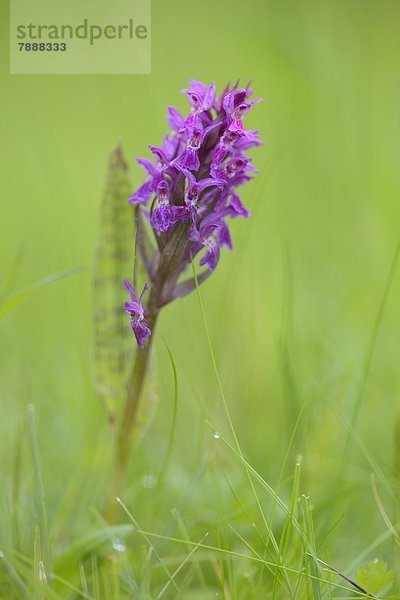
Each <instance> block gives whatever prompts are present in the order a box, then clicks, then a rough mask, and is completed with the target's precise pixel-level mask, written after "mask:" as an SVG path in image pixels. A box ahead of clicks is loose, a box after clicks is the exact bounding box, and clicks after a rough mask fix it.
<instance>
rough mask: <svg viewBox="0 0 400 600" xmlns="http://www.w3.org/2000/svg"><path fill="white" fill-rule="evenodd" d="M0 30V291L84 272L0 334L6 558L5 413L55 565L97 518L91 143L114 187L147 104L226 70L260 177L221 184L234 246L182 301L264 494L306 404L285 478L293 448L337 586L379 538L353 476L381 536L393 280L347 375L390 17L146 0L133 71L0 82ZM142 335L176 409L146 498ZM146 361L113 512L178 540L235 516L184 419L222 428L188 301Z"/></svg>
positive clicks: (390, 217) (372, 259)
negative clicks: (126, 478) (241, 102)
mask: <svg viewBox="0 0 400 600" xmlns="http://www.w3.org/2000/svg"><path fill="white" fill-rule="evenodd" d="M1 23H2V35H1V44H2V52H1V73H2V75H1V94H0V123H1V131H2V134H1V155H0V168H1V174H2V177H1V182H2V194H1V195H2V201H1V209H0V261H1V270H0V274H1V275H0V277H1V282H0V283H2V282H4V281H5V280H6V278H7V275H8V273H9V272H10V271H12V269H13V268H14V266H15V263H16V260H17V256H18V255H20V256H21V257H22V258H21V260H20V263H19V265H20V266H19V268H18V270H17V276H16V278H15V280H14V282H13V289H14V290H18V289H21V288H23V287H25V286H27V285H29V284H30V283H32V282H33V281H35V280H37V279H40V278H42V277H44V276H46V275H48V274H51V273H54V272H58V271H62V270H64V269H68V268H72V267H80V266H83V267H85V271H83V272H82V273H79V274H77V275H74V276H71V277H69V278H66V279H64V280H62V281H59V282H56V283H54V284H52V285H51V286H47V287H45V288H43V289H40V290H39V291H38V292H37V293H35V294H34V295H33V296H32V297H31V299H29V301H28V302H26V303H24V304H23V305H21V306H20V307H19V308H18V309H17V310H15V311H14V312H13V313H12V314H9V315H8V316H7V317H6V318H5V319H4V320H3V321H2V322H1V323H0V334H1V335H0V368H1V383H0V385H1V389H0V393H1V411H2V419H1V422H0V454H1V472H0V477H1V480H0V485H1V489H2V496H3V497H2V506H3V510H2V512H1V516H0V521H1V530H2V540H3V541H2V543H3V544H5V545H6V546H12V545H13V543H14V542H13V539H14V538H13V531H12V525H11V521H10V519H9V514H10V502H11V500H10V498H11V489H12V484H11V480H12V476H13V473H14V472H15V457H16V453H17V449H18V448H21V449H22V458H21V461H22V463H21V465H22V466H21V472H22V482H21V489H22V493H21V497H20V499H19V504H18V507H17V512H18V515H19V519H20V532H19V538H18V539H19V542H18V544H19V549H20V550H21V552H23V553H25V554H26V555H28V554H29V553H30V552H31V551H32V548H31V545H32V544H31V540H32V514H33V508H32V501H31V494H32V467H31V460H30V454H29V444H28V442H27V433H26V406H27V404H29V403H33V404H34V405H35V407H36V413H37V423H38V436H39V447H40V453H41V458H42V468H43V480H44V489H45V494H46V506H47V512H48V519H49V530H50V535H51V538H52V540H53V543H54V547H55V549H56V551H57V549H59V548H62V547H63V546H65V545H67V544H68V543H70V542H72V541H73V540H76V539H77V538H78V537H79V536H81V535H83V534H84V533H85V531H89V530H90V528H91V527H92V523H93V519H94V517H93V514H92V511H91V507H93V506H97V507H98V508H99V507H101V503H102V499H103V498H104V494H105V490H106V488H107V478H108V464H109V455H110V448H111V437H110V434H109V431H108V427H107V424H106V419H105V414H104V411H103V408H102V406H101V404H100V402H99V401H98V399H97V397H96V395H95V392H94V390H93V375H92V373H93V350H92V347H93V334H92V315H91V307H92V295H91V269H92V264H93V251H94V246H95V241H96V234H97V229H98V217H99V203H100V200H101V197H102V194H103V190H104V186H105V176H106V165H107V159H108V155H109V153H110V151H111V150H112V149H113V148H114V147H115V145H116V143H117V142H121V143H122V145H123V148H124V152H125V155H126V157H127V159H128V161H129V163H130V165H132V181H133V187H134V186H137V185H138V184H139V183H141V180H142V175H141V173H140V170H139V169H138V168H137V166H135V164H134V157H136V156H148V151H147V150H146V148H147V145H148V144H150V143H151V144H158V143H159V142H160V140H161V138H162V136H163V135H164V133H165V132H166V131H167V125H166V121H165V112H166V106H167V105H168V104H173V105H175V106H177V107H178V108H180V109H181V110H186V99H185V97H184V96H183V95H180V94H179V90H180V89H182V88H183V87H186V85H187V81H188V79H189V78H196V79H200V80H204V81H205V82H211V81H215V82H216V83H217V86H218V88H219V89H221V88H222V87H223V85H224V84H225V82H226V81H231V82H232V81H235V80H236V79H237V78H240V79H241V80H242V81H243V82H247V81H248V80H249V79H251V80H252V81H253V87H254V90H255V93H256V95H257V96H262V97H263V98H264V101H263V103H262V104H259V105H257V106H256V107H255V108H254V110H253V111H252V113H251V115H249V117H248V120H247V125H248V126H250V127H253V128H259V129H260V130H261V138H262V139H263V140H264V141H265V145H264V146H263V147H262V148H260V149H256V150H255V151H254V154H253V155H254V162H255V165H256V166H257V167H258V168H259V170H260V175H259V176H258V178H257V179H256V180H255V181H254V182H252V183H251V184H250V185H249V186H248V187H246V188H245V189H243V191H242V200H243V201H244V203H245V204H246V205H247V206H248V207H249V208H250V210H251V211H252V217H251V220H249V221H248V222H244V221H240V222H239V220H235V221H234V223H233V225H232V229H233V241H234V251H233V252H232V253H229V252H227V251H224V253H223V256H222V260H221V264H220V266H219V268H218V270H217V272H216V273H215V274H214V275H213V277H212V278H211V279H210V280H209V281H207V283H205V284H204V286H202V288H201V293H202V298H203V301H204V305H205V309H206V313H207V319H208V322H209V327H210V331H211V337H212V341H213V345H214V349H215V352H216V357H217V363H218V368H219V371H220V375H221V379H222V382H223V386H224V389H225V393H226V396H227V398H228V402H229V405H230V408H231V411H232V418H233V421H234V424H235V427H236V430H237V434H238V437H239V440H240V443H241V445H242V449H243V452H244V454H245V455H246V457H247V458H248V459H249V461H250V462H251V463H252V464H253V465H254V467H255V468H257V470H258V471H259V472H260V473H261V474H262V475H263V476H264V477H265V478H266V479H267V481H269V482H270V483H271V484H272V485H274V484H275V483H276V481H277V480H278V477H279V472H280V469H281V466H282V463H283V461H284V458H285V454H286V452H287V450H288V447H289V440H290V438H291V435H292V432H293V428H294V425H295V422H296V419H297V417H298V415H299V412H300V410H301V408H302V407H303V408H304V406H305V408H304V410H303V413H302V416H301V419H300V423H299V426H298V429H297V432H296V435H295V437H294V441H293V444H292V446H291V447H290V450H289V460H288V464H287V470H286V471H285V477H286V476H288V477H289V476H290V474H291V473H292V471H293V468H294V460H295V456H296V455H297V454H301V455H302V457H303V474H302V483H301V492H302V493H306V494H309V495H310V497H311V501H312V503H313V505H314V521H315V527H316V530H317V534H318V535H320V536H321V537H320V542H321V553H322V554H323V555H325V556H329V557H330V558H332V560H333V561H334V562H336V564H337V565H338V566H339V567H341V568H343V569H344V570H345V569H346V566H348V565H349V564H350V563H352V561H353V560H354V559H355V558H356V557H357V556H359V555H360V553H361V552H362V551H363V550H364V549H365V548H368V547H369V545H370V544H371V543H372V542H373V540H375V538H376V537H377V536H379V535H381V534H382V533H384V532H385V531H386V529H387V528H386V525H385V523H384V521H383V519H382V517H381V515H380V513H379V510H378V508H377V504H376V501H375V499H374V495H373V491H372V488H371V481H370V473H371V472H372V471H374V472H375V477H376V481H377V487H378V490H379V494H380V496H381V498H382V501H383V503H384V505H385V508H386V511H387V513H388V515H389V516H390V519H393V520H394V521H395V520H396V516H395V514H394V513H395V510H396V508H395V504H396V502H395V497H396V494H398V489H397V488H396V481H399V478H400V441H399V437H400V434H398V439H397V445H396V443H395V429H396V421H397V422H398V414H399V409H400V398H399V391H400V379H399V339H400V318H399V302H400V285H399V277H398V273H397V272H395V274H394V276H393V278H392V281H391V288H390V293H389V295H388V297H387V302H386V304H385V307H384V311H383V313H382V319H381V320H380V322H379V331H378V335H377V336H376V339H375V338H374V339H373V341H374V344H373V356H372V361H371V365H370V369H369V373H368V377H367V379H366V385H365V389H364V392H363V393H362V394H361V395H360V390H359V382H360V377H362V372H363V369H365V364H366V362H365V361H366V360H367V359H366V357H367V355H368V344H369V343H370V340H371V335H372V332H373V330H374V327H375V325H376V323H377V315H378V311H379V306H380V303H381V300H382V296H383V294H384V290H385V286H386V285H387V283H388V274H389V270H390V266H391V263H392V260H393V256H394V253H395V249H396V245H397V242H398V239H399V235H400V202H399V197H400V168H399V156H400V142H399V139H400V116H399V105H400V37H399V25H400V4H399V3H398V2H396V1H394V0H380V1H378V0H336V1H334V2H333V1H322V0H313V1H311V0H301V1H296V0H282V1H277V0H275V1H272V0H253V2H247V3H244V2H238V1H237V0H231V1H230V2H228V1H227V0H221V1H220V2H212V1H211V0H205V1H204V2H202V3H199V4H190V3H184V2H178V1H177V0H170V1H169V2H161V1H159V0H155V1H154V2H153V7H152V64H153V67H152V75H151V76H33V75H32V76H10V75H8V7H7V6H6V3H5V2H2V5H1ZM127 275H129V274H127ZM163 337H164V338H165V340H166V341H167V343H168V346H169V347H170V348H171V351H172V353H173V355H174V358H175V361H176V365H177V371H178V378H179V404H178V420H177V434H176V437H175V443H174V450H173V456H172V463H171V466H170V469H169V473H168V478H167V479H168V482H167V485H166V489H165V490H164V492H163V497H162V500H160V498H159V497H157V498H156V499H154V494H153V490H152V488H151V487H149V481H151V478H150V479H149V477H148V476H149V475H153V476H156V475H157V473H158V471H159V469H160V466H161V464H162V461H163V457H164V454H165V450H166V446H167V441H168V435H169V431H170V426H171V410H172V397H173V380H172V374H171V367H170V363H169V359H168V355H167V351H166V348H165V345H164V344H163V341H162V338H163ZM132 343H133V341H132ZM154 369H155V373H156V380H157V385H156V390H157V394H158V403H157V407H156V410H155V416H154V419H153V420H152V421H151V422H150V423H149V426H148V430H147V433H146V436H145V438H144V440H143V441H142V443H141V445H140V447H139V450H138V453H137V459H136V461H135V465H134V466H133V470H132V477H131V482H132V483H131V486H130V488H129V491H128V492H127V499H126V500H127V503H128V504H129V503H131V505H132V506H134V507H135V511H136V514H137V516H138V519H139V521H141V524H142V525H143V526H144V527H145V528H147V529H151V530H156V531H158V530H160V528H162V526H163V524H164V523H165V522H166V520H167V519H168V515H169V511H170V510H171V508H172V507H174V506H176V505H177V504H178V503H179V502H183V504H184V509H183V510H184V513H185V516H186V517H187V519H188V521H189V526H188V529H189V531H196V534H197V532H199V534H201V532H202V531H204V530H205V529H207V527H208V526H209V524H210V523H215V521H216V520H218V519H223V518H225V517H226V516H227V515H228V514H230V513H231V512H233V511H234V510H235V498H234V496H232V493H231V491H230V489H229V487H228V486H227V485H226V482H225V477H226V476H227V477H228V478H229V479H230V481H231V482H233V485H234V486H235V487H236V490H237V492H238V493H239V494H240V495H241V497H242V498H243V499H246V498H247V497H249V496H251V494H250V491H249V490H248V489H247V487H248V482H247V483H246V477H245V475H244V474H243V472H242V470H241V469H240V467H239V466H238V465H237V464H235V463H234V462H232V458H230V457H229V456H228V455H227V454H226V452H225V450H224V449H223V447H220V446H218V445H216V443H215V441H214V440H213V437H212V429H211V428H210V426H209V425H208V424H207V423H206V421H207V420H208V421H211V422H212V423H213V426H215V427H217V428H218V429H219V430H221V431H222V432H226V431H227V426H226V418H225V416H224V413H223V410H222V408H221V403H220V399H219V395H218V390H217V386H216V383H215V376H214V373H213V370H212V367H211V361H210V356H209V353H208V349H207V342H206V336H205V331H204V326H203V324H202V320H201V314H200V310H199V305H198V299H197V298H196V294H193V295H192V296H191V297H188V298H185V299H182V300H180V301H177V302H175V303H174V304H173V305H171V306H169V307H168V308H166V309H165V311H164V313H163V314H162V317H161V321H160V325H159V329H158V331H157V341H156V344H155V361H154ZM357 398H360V402H361V408H360V411H359V415H358V419H357V421H356V424H355V430H352V432H351V433H350V434H349V429H348V428H347V426H346V423H348V422H349V421H351V415H352V412H353V408H354V405H355V403H356V401H357ZM305 403H306V404H305ZM348 436H349V439H350V451H349V453H348V455H346V462H345V464H343V461H342V457H343V448H344V446H345V444H346V440H347V437H348ZM396 457H397V458H396ZM201 465H204V471H203V472H202V474H201V476H199V477H198V479H196V482H195V483H193V484H191V485H192V487H190V489H191V490H192V491H191V493H190V494H189V492H187V488H188V485H189V482H191V481H192V477H193V473H194V472H196V469H198V468H199V466H201ZM396 465H397V466H396ZM246 486H247V487H246ZM185 490H186V492H187V493H188V500H187V502H186V501H183V500H182V495H183V494H184V492H185ZM396 490H397V491H396ZM186 492H185V493H186ZM282 494H283V497H285V489H284V488H283V491H282ZM243 501H245V500H243ZM236 508H237V506H236ZM337 521H339V523H338V524H337V525H336V526H335V528H334V531H333V533H330V534H329V535H328V533H329V531H330V530H331V528H332V527H333V526H334V524H335V523H336V522H337ZM327 535H328V537H326V536H327ZM387 537H390V536H387ZM195 539H199V536H197V538H195ZM367 554H368V553H367ZM375 554H377V555H379V556H380V557H381V558H383V559H385V560H386V561H387V562H388V563H389V564H390V566H391V567H392V568H394V567H395V564H396V560H397V559H396V558H395V553H394V552H393V546H392V543H391V541H390V540H389V539H388V540H387V541H386V542H385V543H384V544H383V545H381V546H380V547H379V548H377V549H376V550H374V551H372V550H371V552H370V553H369V554H368V555H367V556H366V557H365V558H370V557H371V556H372V555H373V556H374V555H375ZM188 597H191V596H188ZM192 597H194V596H192ZM204 597H207V596H204ZM242 597H246V596H245V595H242ZM249 597H250V596H249Z"/></svg>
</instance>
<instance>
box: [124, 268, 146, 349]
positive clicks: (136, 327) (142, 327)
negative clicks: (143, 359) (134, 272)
mask: <svg viewBox="0 0 400 600" xmlns="http://www.w3.org/2000/svg"><path fill="white" fill-rule="evenodd" d="M124 284H125V287H126V289H127V290H128V292H129V296H130V298H131V299H130V302H125V304H124V310H125V312H126V313H127V314H128V315H129V317H130V320H131V326H132V329H133V333H134V334H135V337H136V341H137V343H138V346H139V347H140V348H144V341H145V339H146V338H148V337H149V336H150V335H151V331H150V329H149V328H148V327H147V325H146V324H145V323H144V310H143V304H142V298H143V295H144V294H145V293H146V292H147V289H148V285H147V282H146V283H145V285H144V288H143V291H142V293H141V294H140V297H139V299H138V298H137V296H136V292H135V290H134V288H133V287H132V286H131V284H130V283H129V281H128V280H127V279H125V280H124Z"/></svg>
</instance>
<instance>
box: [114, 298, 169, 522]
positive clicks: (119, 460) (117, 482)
mask: <svg viewBox="0 0 400 600" xmlns="http://www.w3.org/2000/svg"><path fill="white" fill-rule="evenodd" d="M155 307H156V302H155V294H154V293H153V292H152V294H151V296H150V299H149V312H148V317H147V320H146V322H147V325H148V327H150V329H151V332H152V334H151V336H150V337H149V338H148V339H147V341H146V343H145V346H144V348H138V349H137V351H136V356H135V361H134V363H133V366H132V371H131V376H130V378H129V382H128V387H127V394H126V400H125V406H124V409H123V412H122V416H121V420H120V422H119V426H118V430H117V436H116V448H115V462H114V473H113V482H112V487H111V494H110V497H109V499H108V503H107V507H106V511H105V514H106V519H107V521H108V522H109V523H110V524H113V523H115V522H116V520H117V517H118V514H117V512H118V504H117V500H116V498H117V497H120V496H122V494H123V492H124V489H125V483H126V476H127V470H128V466H129V462H130V459H131V455H132V449H133V445H134V430H135V425H136V420H137V415H138V409H139V404H140V397H141V394H142V391H143V386H144V383H145V380H146V374H147V370H148V366H149V359H150V353H151V347H152V340H153V337H154V330H155V326H156V322H157V317H158V312H159V311H158V309H157V308H155Z"/></svg>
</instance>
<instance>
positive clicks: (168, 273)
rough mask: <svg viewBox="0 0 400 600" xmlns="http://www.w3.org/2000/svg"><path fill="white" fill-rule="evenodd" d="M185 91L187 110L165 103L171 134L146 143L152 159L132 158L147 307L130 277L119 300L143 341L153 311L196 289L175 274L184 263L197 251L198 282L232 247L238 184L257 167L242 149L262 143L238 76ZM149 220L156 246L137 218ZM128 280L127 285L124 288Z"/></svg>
mask: <svg viewBox="0 0 400 600" xmlns="http://www.w3.org/2000/svg"><path fill="white" fill-rule="evenodd" d="M182 91H183V93H184V94H186V96H187V98H188V101H189V105H190V112H189V115H188V116H185V115H183V114H181V113H180V112H179V111H178V110H176V109H175V108H174V107H173V106H169V107H168V114H167V121H168V124H169V126H170V128H171V133H170V134H169V135H167V136H165V137H164V140H163V143H162V145H161V146H149V148H150V150H151V152H152V154H153V160H150V159H148V158H140V159H138V163H139V165H140V166H141V167H142V169H143V170H144V171H145V173H146V180H145V182H144V183H143V184H142V185H140V186H139V188H138V189H137V190H136V192H135V193H134V194H133V195H132V196H131V198H130V199H129V202H130V203H131V204H134V205H136V209H135V210H136V222H137V226H138V235H137V240H138V250H139V252H140V254H141V256H142V259H143V264H144V266H145V269H146V271H147V274H148V278H149V280H150V285H151V294H150V299H149V302H148V306H147V309H146V310H147V312H146V322H145V321H144V314H145V311H144V309H143V306H142V296H143V293H144V291H145V290H146V289H147V287H146V286H145V289H144V291H143V292H142V294H141V296H140V298H139V300H137V299H136V295H135V292H134V290H133V288H132V287H131V286H130V284H127V282H126V283H125V285H126V286H127V289H128V291H129V293H130V294H131V302H127V303H126V305H125V310H126V312H127V313H128V314H129V315H130V317H131V324H132V328H133V331H134V333H135V336H136V339H137V341H138V345H139V346H140V347H141V348H143V346H144V343H145V340H146V338H147V337H149V335H150V333H151V332H150V329H151V328H152V327H153V325H154V323H155V320H156V316H157V314H158V310H159V309H160V308H161V307H162V306H164V305H165V304H167V303H168V302H171V301H172V300H173V299H174V298H176V297H178V296H180V295H185V294H186V293H189V291H191V290H192V289H193V288H194V284H193V282H192V281H191V280H185V281H182V280H181V276H182V275H183V274H184V272H185V271H186V269H187V267H188V265H189V264H190V262H191V261H192V260H193V259H194V258H195V257H196V256H197V255H198V254H200V261H199V262H200V265H201V266H205V267H207V269H206V270H205V271H203V272H202V273H200V276H199V280H200V282H202V281H204V280H205V279H206V276H207V273H208V274H209V273H211V272H213V271H214V270H215V268H216V267H217V265H218V262H219V259H220V254H221V249H222V248H223V247H226V248H228V249H232V240H231V235H230V231H229V227H228V219H230V218H232V219H234V218H236V217H243V218H248V217H249V215H250V213H249V211H248V210H247V208H245V206H243V204H242V202H241V200H240V198H239V196H238V194H237V191H236V190H237V188H238V187H239V186H242V185H243V184H245V183H247V182H248V181H250V180H251V179H252V177H253V176H254V175H255V174H256V173H257V170H256V169H255V168H254V167H253V166H252V164H251V159H250V158H249V157H248V156H247V155H246V153H247V151H248V150H249V149H250V148H254V147H256V146H259V145H260V144H261V142H260V140H259V137H258V131H257V130H248V129H246V127H245V124H244V119H245V117H246V115H247V114H248V112H249V111H250V110H252V108H253V106H254V105H255V104H257V103H258V102H259V101H260V99H259V98H257V99H255V100H251V99H250V98H251V96H252V90H251V89H250V88H249V87H245V88H240V87H239V84H238V83H236V84H234V85H233V86H226V87H225V89H224V90H223V92H222V94H220V95H219V96H217V95H216V89H215V85H214V84H211V85H206V84H204V83H202V82H201V81H197V80H191V81H190V87H189V88H188V89H185V90H182ZM141 215H144V217H145V219H144V222H146V221H147V223H148V224H149V225H150V227H151V229H152V231H153V234H154V237H155V240H156V242H157V244H156V247H155V248H153V247H152V245H151V242H150V241H149V236H148V232H147V231H146V227H145V225H144V224H143V219H142V218H141ZM128 285H129V287H128Z"/></svg>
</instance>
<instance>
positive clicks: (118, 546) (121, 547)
mask: <svg viewBox="0 0 400 600" xmlns="http://www.w3.org/2000/svg"><path fill="white" fill-rule="evenodd" d="M112 547H113V548H114V550H116V551H117V552H119V553H120V554H122V553H123V552H126V546H124V544H121V543H120V542H113V545H112Z"/></svg>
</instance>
